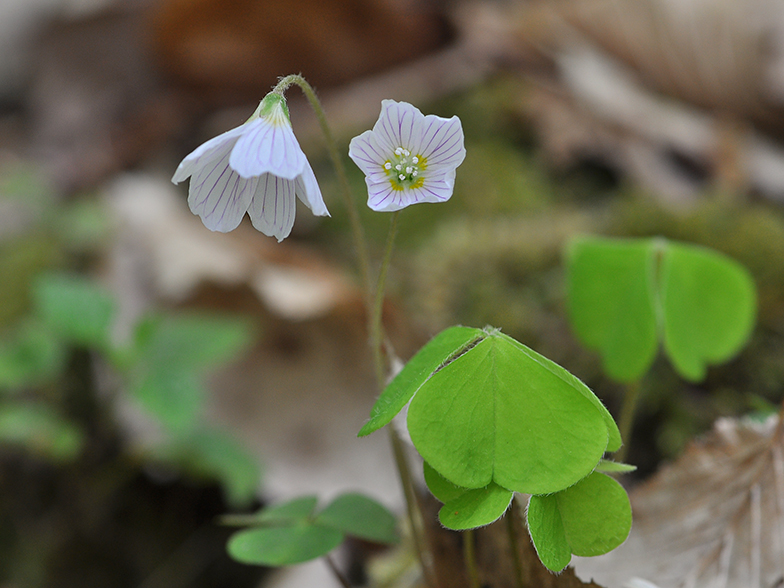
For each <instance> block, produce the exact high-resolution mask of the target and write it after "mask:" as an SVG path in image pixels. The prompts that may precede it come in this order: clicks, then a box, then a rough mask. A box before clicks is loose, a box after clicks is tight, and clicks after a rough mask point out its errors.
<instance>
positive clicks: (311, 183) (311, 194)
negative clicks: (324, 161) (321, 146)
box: [295, 161, 329, 216]
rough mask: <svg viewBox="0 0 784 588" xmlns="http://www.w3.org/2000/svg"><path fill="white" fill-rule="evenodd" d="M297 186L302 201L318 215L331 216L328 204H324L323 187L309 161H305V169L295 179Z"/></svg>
mask: <svg viewBox="0 0 784 588" xmlns="http://www.w3.org/2000/svg"><path fill="white" fill-rule="evenodd" d="M295 188H296V192H297V196H299V199H300V200H302V202H303V203H304V204H305V206H307V207H308V208H310V210H311V211H312V212H313V214H315V215H316V216H329V211H328V210H327V205H326V204H324V198H323V197H322V196H321V188H319V185H318V182H317V181H316V174H314V173H313V168H312V167H310V163H309V162H307V161H306V162H305V169H303V170H302V173H301V174H300V175H298V176H297V179H296V180H295Z"/></svg>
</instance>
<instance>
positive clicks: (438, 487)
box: [422, 461, 468, 503]
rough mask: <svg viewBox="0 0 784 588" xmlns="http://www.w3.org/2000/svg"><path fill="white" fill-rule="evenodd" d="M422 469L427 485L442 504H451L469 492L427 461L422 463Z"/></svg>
mask: <svg viewBox="0 0 784 588" xmlns="http://www.w3.org/2000/svg"><path fill="white" fill-rule="evenodd" d="M422 468H423V470H424V474H425V484H427V487H428V489H429V490H430V492H431V493H432V494H433V496H435V497H436V498H437V499H438V500H440V501H441V502H444V503H446V502H450V501H451V500H454V499H455V498H458V497H460V496H462V495H463V494H465V493H466V492H467V491H468V488H463V487H461V486H458V485H456V484H453V483H452V482H450V481H449V480H447V479H446V478H445V477H444V476H442V475H441V474H439V473H438V472H437V471H435V470H434V469H433V466H431V465H430V464H429V463H427V462H426V461H425V462H422Z"/></svg>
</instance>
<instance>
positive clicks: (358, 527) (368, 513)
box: [315, 492, 398, 544]
mask: <svg viewBox="0 0 784 588" xmlns="http://www.w3.org/2000/svg"><path fill="white" fill-rule="evenodd" d="M315 523H316V524H319V525H324V526H326V527H332V528H333V529H338V530H339V531H342V532H344V533H345V534H347V535H351V536H352V537H357V538H359V539H365V540H367V541H374V542H376V543H388V544H391V543H397V541H398V536H397V531H396V527H397V521H396V519H395V517H394V515H393V514H392V513H391V512H389V511H388V510H387V509H386V508H384V507H383V506H382V505H381V504H379V503H378V502H376V501H375V500H372V499H371V498H368V497H367V496H364V495H362V494H357V493H353V492H351V493H347V494H342V495H340V496H338V497H337V498H336V499H335V500H333V501H332V502H331V503H330V504H329V505H328V506H327V507H326V508H325V509H324V510H322V511H321V512H320V513H319V514H318V516H317V517H316V519H315Z"/></svg>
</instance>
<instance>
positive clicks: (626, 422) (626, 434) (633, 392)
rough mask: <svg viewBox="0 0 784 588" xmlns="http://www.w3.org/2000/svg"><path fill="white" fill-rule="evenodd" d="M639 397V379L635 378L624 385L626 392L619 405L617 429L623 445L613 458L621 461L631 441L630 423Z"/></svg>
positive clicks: (627, 451)
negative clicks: (619, 414) (619, 412)
mask: <svg viewBox="0 0 784 588" xmlns="http://www.w3.org/2000/svg"><path fill="white" fill-rule="evenodd" d="M639 399H640V381H639V380H636V381H634V382H630V383H629V384H627V385H626V394H625V395H624V397H623V404H622V405H621V416H620V418H619V419H618V429H619V430H620V432H621V440H622V441H623V445H622V446H621V448H620V449H619V450H618V451H617V452H616V453H615V459H617V460H618V461H623V460H624V459H626V456H627V455H628V454H629V444H630V443H631V434H632V424H633V423H634V413H635V411H636V410H637V403H638V401H639Z"/></svg>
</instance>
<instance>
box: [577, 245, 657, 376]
mask: <svg viewBox="0 0 784 588" xmlns="http://www.w3.org/2000/svg"><path fill="white" fill-rule="evenodd" d="M567 257H568V264H567V268H568V273H567V295H568V307H569V319H570V321H571V324H572V328H573V329H574V331H575V333H576V334H577V336H578V337H579V338H580V339H581V340H582V341H583V343H584V344H585V345H586V346H587V347H588V348H590V349H595V350H597V351H599V352H600V353H601V356H602V361H603V365H604V371H605V372H606V373H607V375H608V376H610V377H611V378H613V379H615V380H617V381H619V382H632V381H634V380H637V379H639V378H640V377H641V376H642V375H643V374H644V373H645V372H647V371H648V369H649V368H650V366H651V364H652V363H653V360H654V358H655V357H656V349H657V347H658V336H657V326H656V314H655V310H654V307H655V270H656V267H655V257H654V245H653V242H652V241H651V240H631V239H599V238H590V237H584V238H580V239H575V240H574V241H572V243H571V244H570V246H569V250H568V255H567Z"/></svg>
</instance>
